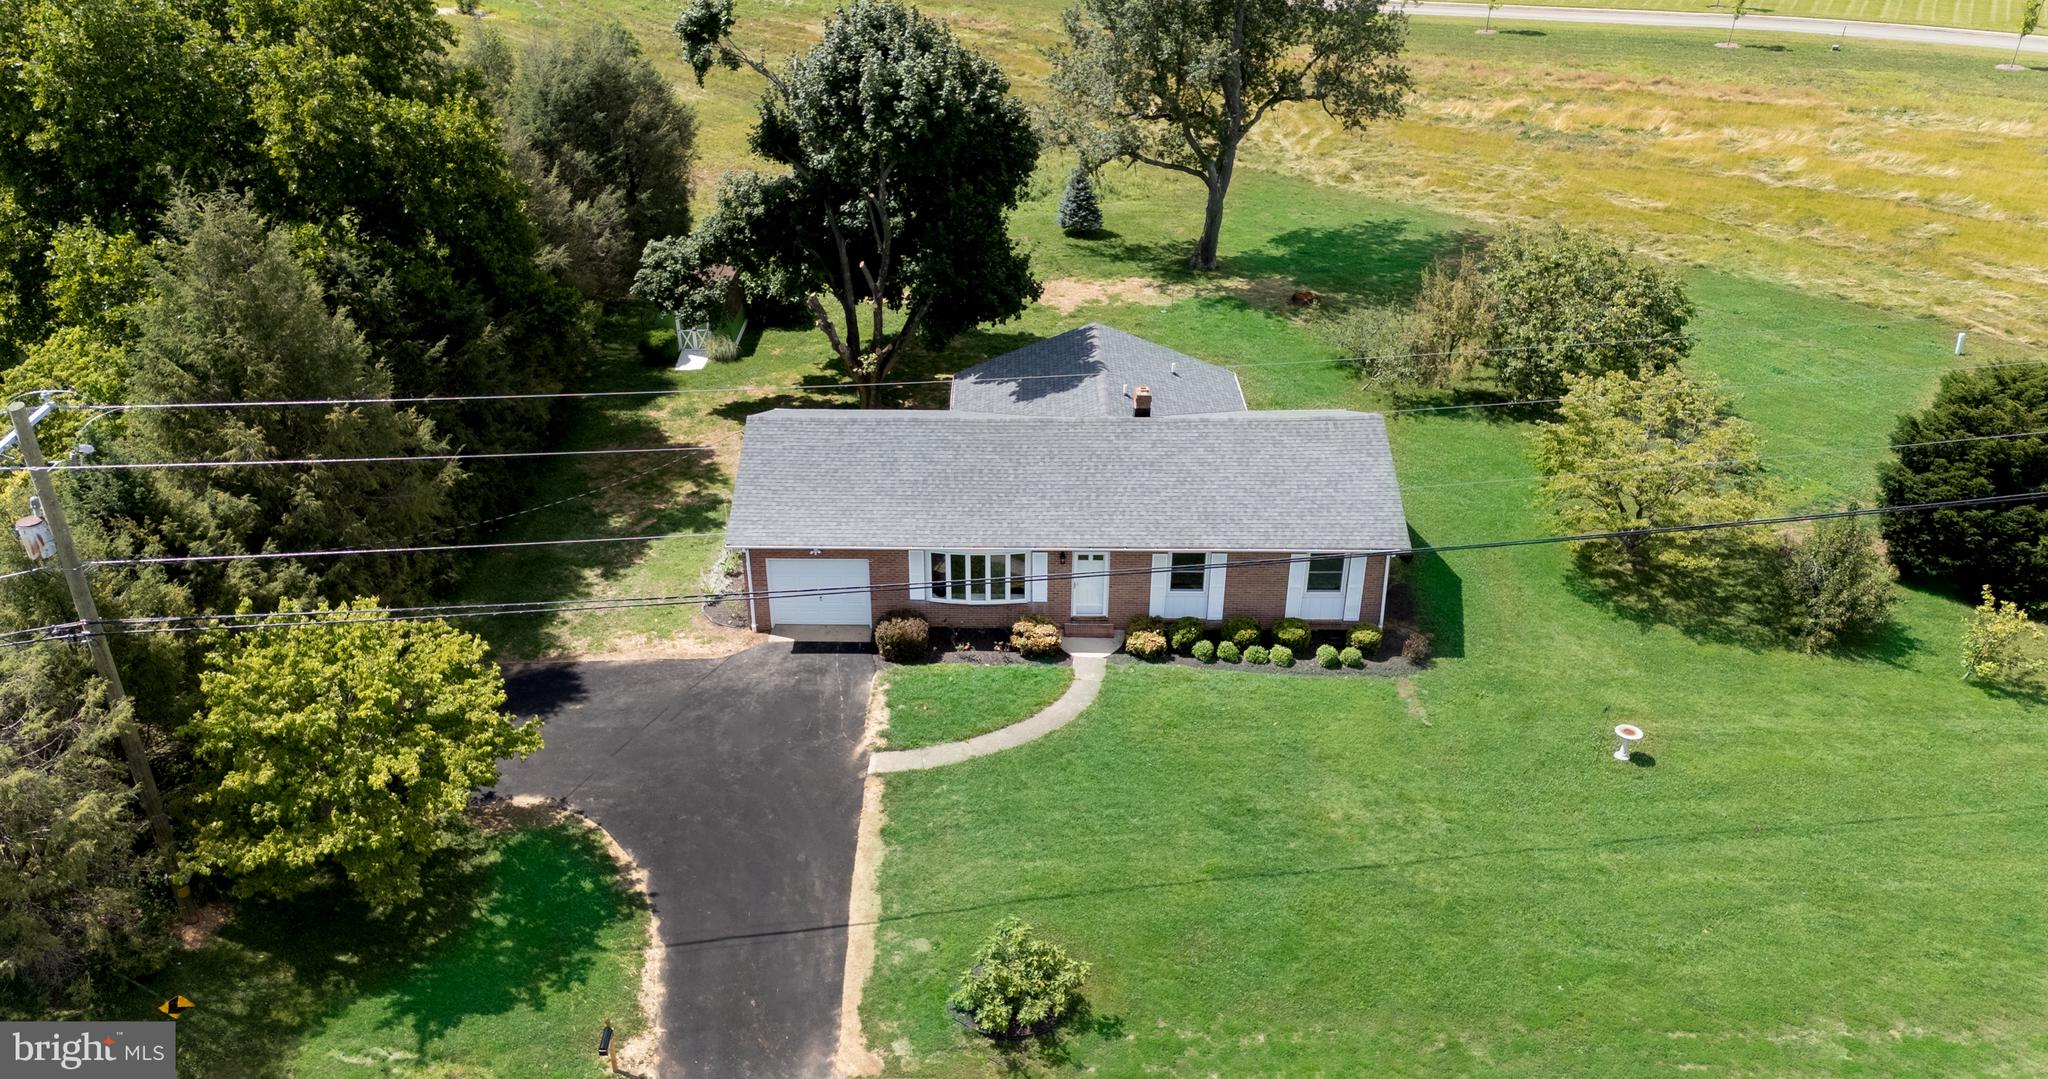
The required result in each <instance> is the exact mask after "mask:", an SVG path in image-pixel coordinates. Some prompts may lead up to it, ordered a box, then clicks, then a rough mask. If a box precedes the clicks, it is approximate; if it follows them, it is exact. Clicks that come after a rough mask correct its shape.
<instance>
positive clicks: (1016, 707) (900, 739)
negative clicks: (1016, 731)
mask: <svg viewBox="0 0 2048 1079" xmlns="http://www.w3.org/2000/svg"><path fill="white" fill-rule="evenodd" d="M1073 680H1074V672H1073V669H1072V668H1070V667H1058V666H1054V665H1052V664H1042V663H1005V664H1001V665H983V664H979V663H933V664H929V665H926V666H921V667H897V668H895V669H894V670H891V671H890V672H889V674H888V683H887V692H888V703H889V729H888V730H887V732H885V733H886V736H887V740H888V746H889V748H890V749H918V748H920V747H923V746H934V745H938V744H939V743H941V742H957V741H959V740H961V739H963V738H972V737H974V736H975V735H977V734H987V733H988V732H989V731H993V730H998V729H1000V728H1003V727H1007V726H1009V725H1010V724H1012V723H1016V722H1019V721H1021V720H1026V719H1029V718H1031V717H1032V716H1034V715H1036V714H1037V713H1038V712H1039V711H1040V710H1042V709H1043V708H1044V707H1045V706H1046V705H1049V704H1051V703H1052V702H1054V701H1056V700H1058V699H1059V697H1060V694H1062V693H1065V692H1066V691H1067V685H1068V683H1071V682H1072V681H1073Z"/></svg>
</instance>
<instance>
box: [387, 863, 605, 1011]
mask: <svg viewBox="0 0 2048 1079" xmlns="http://www.w3.org/2000/svg"><path fill="white" fill-rule="evenodd" d="M489 876H490V879H491V882H492V884H493V885H494V888H493V890H492V891H491V893H490V895H489V899H488V902H487V903H486V904H484V905H483V906H482V907H481V909H478V910H475V911H474V912H473V914H472V916H471V917H469V918H467V919H465V920H464V922H463V924H462V925H461V926H460V927H459V931H458V932H455V933H453V934H449V935H446V936H444V937H443V939H444V940H445V944H444V945H443V946H442V947H440V948H438V949H436V950H434V952H433V953H432V954H430V955H427V956H424V957H423V958H422V961H421V962H420V963H419V964H418V966H417V967H416V968H415V969H414V970H413V971H412V973H411V975H410V976H409V977H407V978H405V979H404V980H403V982H401V983H400V985H399V987H398V990H397V992H396V994H395V995H394V997H393V1001H392V1004H391V1018H390V1020H389V1022H390V1023H391V1024H392V1025H396V1024H397V1023H400V1022H404V1023H406V1024H407V1025H409V1026H410V1027H411V1029H412V1033H413V1038H414V1040H415V1042H416V1043H417V1047H418V1049H419V1050H420V1051H422V1052H424V1051H425V1049H426V1047H427V1046H428V1045H429V1044H430V1043H431V1042H433V1041H434V1040H435V1039H437V1038H439V1037H441V1036H442V1035H443V1034H445V1033H447V1032H448V1031H449V1030H451V1029H453V1028H454V1027H456V1026H458V1025H460V1024H461V1023H462V1022H463V1021H464V1020H465V1019H468V1018H470V1017H471V1016H475V1015H488V1014H495V1013H499V1012H505V1011H509V1010H511V1009H512V1008H513V1007H515V1006H519V1005H526V1006H529V1007H532V1006H538V1005H540V1004H542V1003H543V1002H544V1000H545V999H546V997H547V996H548V995H549V994H551V993H558V992H562V991H564V990H567V989H570V988H572V987H574V986H576V985H578V984H580V983H582V982H584V981H585V980H587V979H588V978H589V976H590V972H591V970H592V968H593V967H594V966H595V965H596V962H597V960H598V958H599V956H600V955H601V954H602V949H601V946H600V944H599V940H598V938H599V934H601V933H602V932H603V931H604V930H605V929H606V928H608V927H610V926H612V925H614V924H616V923H618V922H619V921H620V920H622V919H625V918H629V917H631V916H632V915H633V912H634V911H636V910H638V909H639V908H640V907H641V906H642V905H643V904H644V902H645V901H644V900H643V899H642V898H641V897H640V895H639V893H638V892H636V891H634V890H633V889H632V887H631V886H630V884H628V882H626V881H625V879H624V878H623V877H621V875H620V874H619V872H618V870H617V867H616V866H615V864H614V863H613V862H612V860H611V856H610V854H609V852H607V851H606V849H605V846H604V843H603V841H602V840H601V839H599V838H598V836H597V834H596V833H595V832H593V831H589V830H587V829H581V828H575V829H571V828H554V829H545V830H530V831H525V832H520V833H518V834H516V835H514V836H512V837H511V838H510V839H508V840H506V841H505V842H503V843H502V844H501V845H500V846H499V849H498V858H497V863H496V865H495V866H493V867H492V869H491V872H490V874H489ZM464 913H471V912H464Z"/></svg>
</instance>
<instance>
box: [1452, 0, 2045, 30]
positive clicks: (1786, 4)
mask: <svg viewBox="0 0 2048 1079" xmlns="http://www.w3.org/2000/svg"><path fill="white" fill-rule="evenodd" d="M1523 2H1526V3H1530V4H1535V5H1538V6H1541V7H1605V8H1633V9H1635V10H1638V11H1692V12H1698V11H1705V12H1708V13H1715V12H1726V11H1727V10H1728V9H1729V8H1731V7H1733V5H1732V4H1723V3H1718V2H1715V3H1705V2H1697V0H1523ZM2022 6H2023V4H2022V0H1772V2H1769V3H1765V4H1760V5H1754V6H1751V7H1749V8H1748V9H1747V11H1748V13H1749V14H1752V15H1803V16H1807V17H1809V18H1815V19H1846V20H1854V21H1857V22H1902V23H1917V24H1919V25H1921V26H1960V27H1963V28H1964V29H1970V30H2018V29H2019V25H2020V8H2021V7H2022ZM1420 10H1423V11H1427V10H1428V6H1427V5H1426V4H1425V5H1423V6H1422V7H1421V9H1420Z"/></svg>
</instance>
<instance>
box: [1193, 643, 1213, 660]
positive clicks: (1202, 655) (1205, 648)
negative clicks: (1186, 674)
mask: <svg viewBox="0 0 2048 1079" xmlns="http://www.w3.org/2000/svg"><path fill="white" fill-rule="evenodd" d="M1189 651H1190V653H1191V654H1193V655H1194V657H1195V658H1196V659H1198V660H1201V661H1202V662H1203V663H1214V662H1216V645H1215V644H1214V643H1213V642H1211V641H1196V642H1195V646H1194V647H1193V648H1192V649H1189Z"/></svg>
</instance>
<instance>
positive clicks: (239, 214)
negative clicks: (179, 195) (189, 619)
mask: <svg viewBox="0 0 2048 1079" xmlns="http://www.w3.org/2000/svg"><path fill="white" fill-rule="evenodd" d="M168 222H169V225H170V227H171V229H172V230H173V233H172V234H173V236H174V237H175V238H176V244H175V246H174V247H172V248H171V249H170V251H169V252H168V254H167V255H166V257H165V258H164V260H163V263H162V265H161V267H160V269H159V270H158V272H157V277H156V285H155V289H154V291H155V295H154V296H153V297H152V298H151V299H150V300H148V301H147V302H145V303H144V304H143V305H142V307H141V308H140V310H139V312H138V314H137V316H136V319H137V322H138V324H139V327H140V332H139V336H138V339H137V341H136V345H135V349H134V353H133V357H132V359H131V361H130V362H131V363H132V364H133V373H132V375H131V376H130V382H131V383H132V390H133V393H134V397H135V399H137V400H142V401H213V400H276V399H284V398H307V397H312V398H322V397H333V398H378V397H386V396H389V395H390V393H391V381H390V378H389V376H388V375H386V373H385V372H384V371H383V369H382V368H381V367H379V366H378V365H377V364H376V363H374V362H373V361H372V359H371V355H370V351H369V346H368V344H367V343H366V342H365V341H364V340H363V337H362V335H361V334H360V333H359V332H357V330H356V329H355V327H354V326H353V325H352V324H351V323H350V321H349V320H348V319H347V318H345V317H344V316H342V315H338V314H334V313H332V312H331V311H329V310H328V307H327V300H326V297H325V296H324V295H323V293H322V290H321V288H320V285H319V283H318V282H317V281H315V280H314V279H313V276H312V274H311V273H310V272H309V271H308V270H307V268H306V267H305V266H303V265H301V264H300V263H299V261H298V260H297V259H296V258H294V257H293V255H292V252H291V246H292V236H291V234H290V233H289V232H288V231H287V230H285V229H283V228H279V227H273V226H270V225H269V224H268V223H267V222H265V221H264V220H263V218H262V217H261V216H260V215H258V214H257V213H256V212H255V211H254V210H253V209H251V208H250V206H249V204H248V203H247V201H245V200H243V199H239V198H234V197H230V196H225V195H216V196H208V197H204V198H197V199H192V200H188V201H185V202H181V203H179V204H178V205H177V206H175V207H174V208H173V211H172V213H171V214H170V216H169V218H168ZM119 449H120V450H121V451H123V452H125V453H127V454H129V455H130V456H132V457H134V458H137V459H141V460H157V461H195V460H196V461H205V460H246V459H252V458H305V457H357V456H393V455H399V454H417V453H432V452H437V451H444V450H445V449H446V444H445V443H443V442H442V441H441V440H440V439H439V437H438V436H437V435H436V433H435V431H434V428H433V426H432V425H431V424H430V423H428V422H427V421H426V420H425V419H424V418H422V417H421V416H419V415H418V414H417V413H415V412H413V411H411V410H409V409H398V408H394V407H393V406H390V405H380V404H368V405H335V406H332V407H327V408H280V409H233V410H226V411H187V410H144V411H141V412H138V413H136V414H134V416H133V418H132V419H131V420H130V421H129V427H128V436H127V437H126V438H125V439H124V440H123V441H122V444H121V446H120V447H119ZM459 476H460V472H459V470H458V469H457V468H456V467H454V465H453V462H445V461H444V462H422V463H420V464H417V465H414V464H406V465H395V466H394V465H346V464H335V465H320V466H309V467H299V468H225V469H164V470H156V471H152V472H151V473H149V481H148V482H149V485H150V490H151V492H152V494H153V495H154V497H155V499H156V500H157V502H158V503H159V509H160V513H158V514H155V515H153V516H154V517H155V518H156V519H155V520H152V521H150V522H148V523H147V524H145V525H143V526H142V527H141V528H139V529H138V531H139V532H141V533H142V534H143V536H144V540H143V541H144V542H147V543H149V544H151V545H154V546H156V547H158V548H160V550H159V551H158V552H156V553H191V554H201V555H205V554H227V553H237V552H248V551H265V550H268V551H295V550H313V549H321V548H331V547H379V546H393V545H397V541H400V540H403V539H405V538H408V537H411V536H413V535H416V534H418V533H421V532H425V531H429V530H431V529H432V528H433V527H434V526H436V525H438V524H445V523H446V521H447V519H448V508H449V496H450V492H451V491H452V489H453V487H454V485H455V483H456V481H457V479H458V477H459ZM161 548H168V549H169V550H167V551H165V550H161ZM442 565H443V563H441V562H439V561H437V560H436V557H435V556H431V555H417V556H415V555H384V556H378V557H376V558H361V559H323V560H314V561H306V562H302V561H297V560H290V559H280V560H258V561H237V562H227V563H216V564H206V565H202V566H199V567H196V568H194V569H192V570H191V571H190V573H189V576H188V578H187V580H188V581H189V582H190V583H191V585H192V587H193V591H194V593H195V594H196V596H197V597H198V599H199V600H200V602H201V603H202V605H204V606H206V607H211V608H213V609H233V608H234V607H235V606H236V605H237V604H238V603H239V602H240V601H241V600H243V599H254V600H258V601H260V602H262V603H263V604H264V605H266V606H268V605H270V604H273V603H275V602H276V601H278V600H280V599H284V598H288V597H289V598H295V599H300V600H307V599H312V598H314V597H316V596H323V595H324V596H328V597H334V598H339V597H345V596H347V595H351V594H354V593H353V592H352V591H350V590H351V589H360V590H364V591H367V590H368V589H370V588H376V587H383V586H391V587H393V588H398V589H402V590H403V591H405V592H407V593H410V592H412V591H414V590H417V589H419V588H420V587H421V586H423V585H424V584H425V583H426V581H427V580H428V579H429V578H430V577H431V575H432V574H434V573H435V572H437V571H438V569H439V568H440V567H441V566H442Z"/></svg>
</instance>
